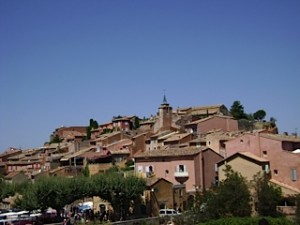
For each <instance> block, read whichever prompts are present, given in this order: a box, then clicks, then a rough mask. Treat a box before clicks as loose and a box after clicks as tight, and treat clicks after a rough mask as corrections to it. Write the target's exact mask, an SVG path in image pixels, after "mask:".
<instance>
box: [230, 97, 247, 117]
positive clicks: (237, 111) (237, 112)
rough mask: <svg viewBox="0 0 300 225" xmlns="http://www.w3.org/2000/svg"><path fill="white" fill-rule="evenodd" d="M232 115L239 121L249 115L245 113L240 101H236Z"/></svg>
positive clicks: (232, 107)
mask: <svg viewBox="0 0 300 225" xmlns="http://www.w3.org/2000/svg"><path fill="white" fill-rule="evenodd" d="M230 113H231V115H232V116H233V118H235V119H237V120H239V119H246V118H247V115H246V114H245V112H244V106H243V105H242V104H241V103H240V101H234V102H233V104H232V106H231V108H230Z"/></svg>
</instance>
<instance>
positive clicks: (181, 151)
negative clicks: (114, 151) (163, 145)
mask: <svg viewBox="0 0 300 225" xmlns="http://www.w3.org/2000/svg"><path fill="white" fill-rule="evenodd" d="M206 148H207V147H200V148H195V147H187V148H169V149H165V150H152V151H145V152H142V153H140V154H136V155H135V156H134V158H151V157H172V156H191V155H196V154H198V153H200V151H201V150H202V151H203V150H205V149H206Z"/></svg>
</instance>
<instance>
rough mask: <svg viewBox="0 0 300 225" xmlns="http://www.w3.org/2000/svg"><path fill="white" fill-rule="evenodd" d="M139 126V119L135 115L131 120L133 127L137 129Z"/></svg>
mask: <svg viewBox="0 0 300 225" xmlns="http://www.w3.org/2000/svg"><path fill="white" fill-rule="evenodd" d="M139 127H140V119H139V118H138V117H137V116H135V117H134V121H133V129H138V128H139Z"/></svg>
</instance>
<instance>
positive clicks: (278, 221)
mask: <svg viewBox="0 0 300 225" xmlns="http://www.w3.org/2000/svg"><path fill="white" fill-rule="evenodd" d="M261 219H262V218H259V217H244V218H241V217H228V218H222V219H218V220H211V221H208V222H206V223H200V224H199V225H257V224H259V221H260V220H261ZM265 219H266V220H267V221H268V224H269V225H295V224H294V223H293V222H292V221H290V220H288V219H286V218H284V217H281V218H272V217H266V218H265Z"/></svg>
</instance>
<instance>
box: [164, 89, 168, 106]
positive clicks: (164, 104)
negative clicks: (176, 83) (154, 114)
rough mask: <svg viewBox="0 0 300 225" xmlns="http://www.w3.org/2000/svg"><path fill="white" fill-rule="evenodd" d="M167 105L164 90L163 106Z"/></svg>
mask: <svg viewBox="0 0 300 225" xmlns="http://www.w3.org/2000/svg"><path fill="white" fill-rule="evenodd" d="M165 104H168V102H167V98H166V92H165V90H164V99H163V105H165Z"/></svg>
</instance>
